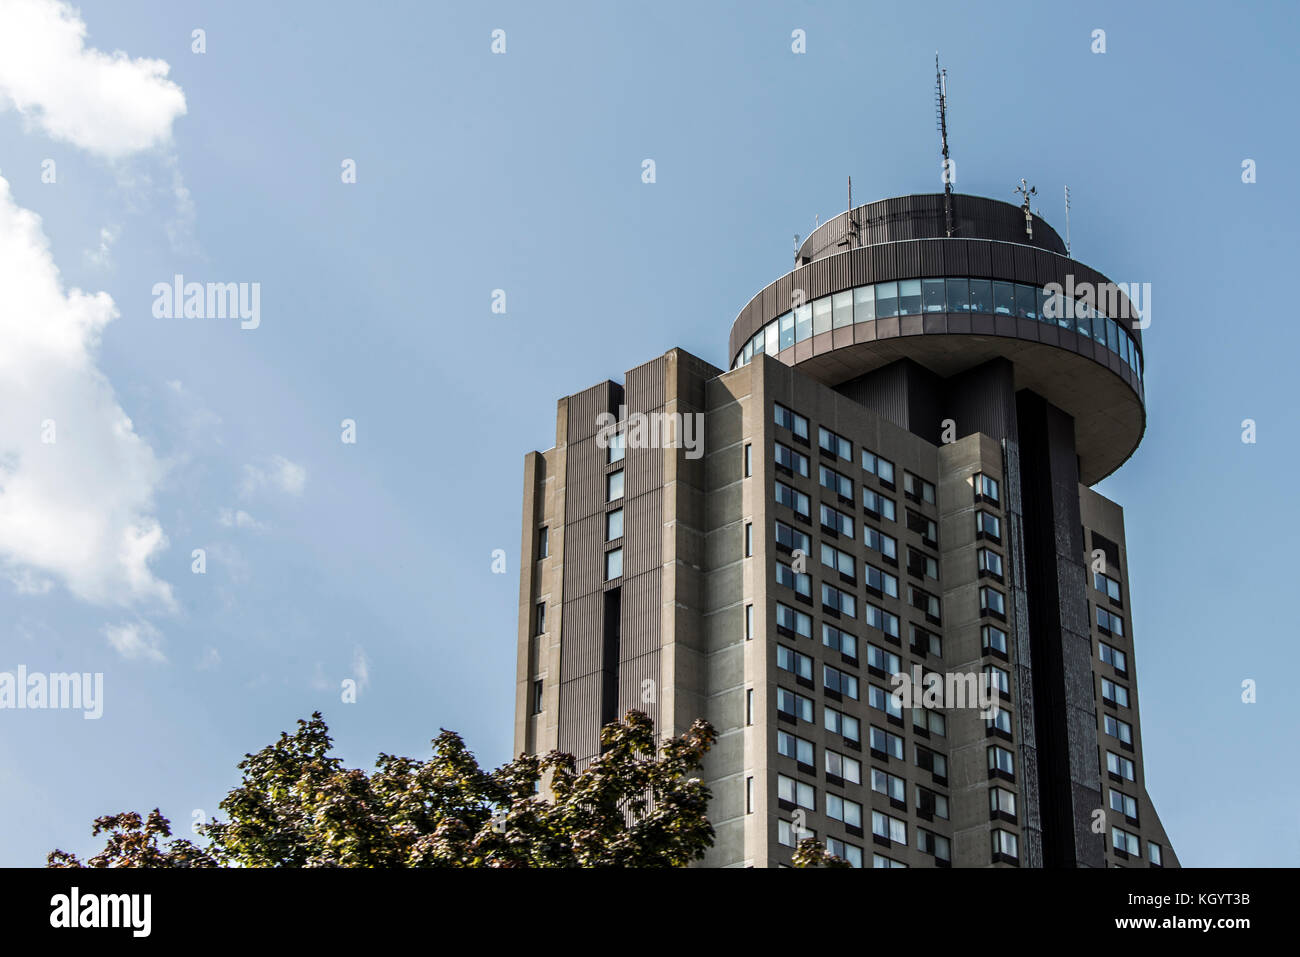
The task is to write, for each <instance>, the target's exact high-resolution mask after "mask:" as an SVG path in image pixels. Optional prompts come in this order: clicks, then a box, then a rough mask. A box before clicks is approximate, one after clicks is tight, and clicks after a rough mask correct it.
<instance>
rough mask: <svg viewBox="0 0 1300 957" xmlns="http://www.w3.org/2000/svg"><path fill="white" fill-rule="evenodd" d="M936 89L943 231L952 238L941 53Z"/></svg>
mask: <svg viewBox="0 0 1300 957" xmlns="http://www.w3.org/2000/svg"><path fill="white" fill-rule="evenodd" d="M934 88H935V100H936V105H937V107H938V114H939V115H938V117H937V118H938V121H939V145H940V147H941V148H942V150H943V229H944V233H945V234H946V235H948V236H951V235H952V233H953V229H952V176H951V175H950V170H951V168H952V167H951V163H950V161H949V159H948V71H947V70H941V69H939V51H938V50H935V51H934Z"/></svg>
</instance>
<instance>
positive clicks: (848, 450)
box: [817, 428, 853, 462]
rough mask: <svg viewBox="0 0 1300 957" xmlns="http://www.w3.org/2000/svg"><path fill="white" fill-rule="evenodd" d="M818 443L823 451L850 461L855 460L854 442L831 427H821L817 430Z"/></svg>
mask: <svg viewBox="0 0 1300 957" xmlns="http://www.w3.org/2000/svg"><path fill="white" fill-rule="evenodd" d="M817 445H818V447H820V448H821V449H822V450H823V451H826V452H829V453H831V454H832V455H838V456H839V457H840V458H842V459H845V460H847V461H849V462H852V461H853V444H852V443H851V442H850V441H849V440H848V439H846V438H845V437H844V436H842V435H839V434H837V433H835V432H832V431H831V430H830V429H825V428H819V429H818V430H817Z"/></svg>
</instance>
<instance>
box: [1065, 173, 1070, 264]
mask: <svg viewBox="0 0 1300 957" xmlns="http://www.w3.org/2000/svg"><path fill="white" fill-rule="evenodd" d="M1065 255H1067V256H1068V255H1070V187H1069V186H1066V187H1065Z"/></svg>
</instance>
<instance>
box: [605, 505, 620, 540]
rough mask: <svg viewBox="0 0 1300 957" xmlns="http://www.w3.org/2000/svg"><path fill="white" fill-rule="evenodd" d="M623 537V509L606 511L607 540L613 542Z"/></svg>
mask: <svg viewBox="0 0 1300 957" xmlns="http://www.w3.org/2000/svg"><path fill="white" fill-rule="evenodd" d="M622 537H623V510H622V509H621V508H616V509H614V510H613V511H612V512H606V513H605V541H607V542H612V541H614V540H615V539H617V538H622Z"/></svg>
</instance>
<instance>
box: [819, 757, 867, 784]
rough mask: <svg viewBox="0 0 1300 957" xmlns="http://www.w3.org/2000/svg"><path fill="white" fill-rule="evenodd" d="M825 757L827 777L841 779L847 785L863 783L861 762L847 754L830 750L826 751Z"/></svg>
mask: <svg viewBox="0 0 1300 957" xmlns="http://www.w3.org/2000/svg"><path fill="white" fill-rule="evenodd" d="M825 755H826V773H827V775H829V776H830V777H833V778H839V779H840V780H841V781H844V782H845V783H847V784H861V783H862V762H861V761H859V760H858V759H857V758H851V757H849V756H848V755H846V754H840V753H839V752H838V751H832V750H831V749H830V748H826V749H825Z"/></svg>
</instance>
